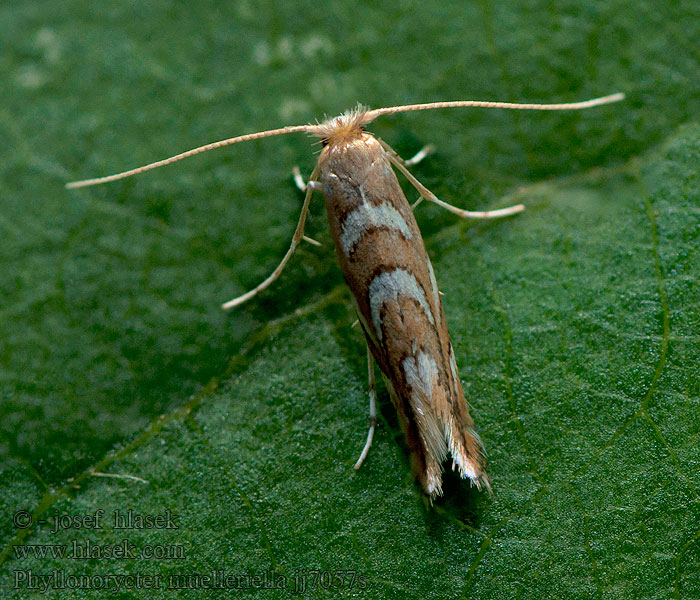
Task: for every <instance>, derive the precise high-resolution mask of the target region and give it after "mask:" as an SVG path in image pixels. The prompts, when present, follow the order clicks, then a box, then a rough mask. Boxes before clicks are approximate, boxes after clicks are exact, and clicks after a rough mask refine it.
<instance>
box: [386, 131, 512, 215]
mask: <svg viewBox="0 0 700 600" xmlns="http://www.w3.org/2000/svg"><path fill="white" fill-rule="evenodd" d="M378 141H379V143H380V144H381V145H382V148H384V150H385V151H386V153H387V155H388V156H389V160H390V161H391V162H392V164H393V165H394V166H395V167H396V168H397V169H398V170H399V171H401V172H402V173H403V174H404V175H405V176H406V179H408V180H409V181H410V182H411V184H412V185H413V187H415V188H416V189H417V190H418V193H419V194H420V196H421V197H420V198H419V199H418V202H416V203H414V205H413V206H414V207H415V206H417V205H418V204H419V203H420V202H421V200H422V199H425V200H430V201H431V202H434V203H435V204H437V205H438V206H441V207H442V208H444V209H446V210H449V211H450V212H451V213H454V214H456V215H458V216H460V217H463V218H465V219H496V218H499V217H508V216H510V215H515V214H517V213H519V212H522V211H524V210H525V206H524V205H523V204H516V205H515V206H509V207H508V208H501V209H499V210H487V211H471V210H463V209H461V208H457V207H456V206H452V205H451V204H448V203H447V202H443V201H442V200H440V199H439V198H438V197H437V196H436V195H435V194H433V192H431V191H430V190H429V189H428V188H426V187H425V186H424V185H423V184H422V183H421V182H420V181H418V180H417V179H416V178H415V177H414V176H413V175H412V174H411V172H410V171H409V170H408V169H407V168H406V167H405V166H404V162H403V161H402V160H401V159H400V158H399V156H398V155H397V154H396V152H395V151H394V149H393V148H392V147H391V146H389V144H387V143H386V142H384V141H382V140H378Z"/></svg>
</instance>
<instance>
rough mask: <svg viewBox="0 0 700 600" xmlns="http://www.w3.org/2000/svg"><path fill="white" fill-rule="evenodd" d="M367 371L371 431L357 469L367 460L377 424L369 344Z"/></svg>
mask: <svg viewBox="0 0 700 600" xmlns="http://www.w3.org/2000/svg"><path fill="white" fill-rule="evenodd" d="M367 373H368V377H369V431H368V432H367V441H366V442H365V447H364V448H363V449H362V454H360V458H358V459H357V462H356V463H355V470H357V469H359V468H360V467H361V466H362V463H363V462H364V461H365V458H367V453H368V452H369V449H370V447H371V446H372V440H373V439H374V427H375V425H376V424H377V393H376V391H375V387H374V357H373V356H372V353H371V352H370V351H369V346H367Z"/></svg>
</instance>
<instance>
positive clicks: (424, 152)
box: [403, 144, 435, 167]
mask: <svg viewBox="0 0 700 600" xmlns="http://www.w3.org/2000/svg"><path fill="white" fill-rule="evenodd" d="M433 152H435V146H433V145H432V144H428V145H427V146H423V147H422V148H421V149H420V150H419V151H418V153H417V154H416V155H415V156H414V157H413V158H409V159H408V160H405V161H403V164H404V165H406V166H407V167H410V166H412V165H417V164H418V163H419V162H420V161H422V160H423V159H424V158H425V157H426V156H428V155H429V154H432V153H433Z"/></svg>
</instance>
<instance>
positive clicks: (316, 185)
mask: <svg viewBox="0 0 700 600" xmlns="http://www.w3.org/2000/svg"><path fill="white" fill-rule="evenodd" d="M419 154H420V152H419ZM292 174H293V175H294V183H295V184H296V186H297V187H298V188H299V189H300V190H301V191H302V192H305V191H306V189H307V188H313V189H314V190H320V189H321V184H320V182H318V181H316V180H315V179H314V177H316V171H314V172H313V173H312V174H311V178H310V179H309V181H308V182H307V183H304V178H303V177H302V176H301V171H300V170H299V167H294V168H293V169H292Z"/></svg>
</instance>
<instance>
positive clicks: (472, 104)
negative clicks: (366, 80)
mask: <svg viewBox="0 0 700 600" xmlns="http://www.w3.org/2000/svg"><path fill="white" fill-rule="evenodd" d="M624 97H625V95H624V94H622V93H619V92H618V93H617V94H610V95H609V96H602V97H601V98H593V99H591V100H584V101H583V102H568V103H565V104H526V103H522V102H490V101H483V100H454V101H450V102H428V103H425V104H404V105H402V106H388V107H386V108H376V109H374V110H369V111H367V113H366V114H365V117H366V118H367V119H368V121H370V120H374V119H376V118H377V117H379V116H381V115H391V114H394V113H400V112H408V111H411V110H432V109H434V108H507V109H511V110H576V109H581V108H591V107H593V106H600V105H601V104H611V103H612V102H619V101H620V100H623V99H624Z"/></svg>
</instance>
